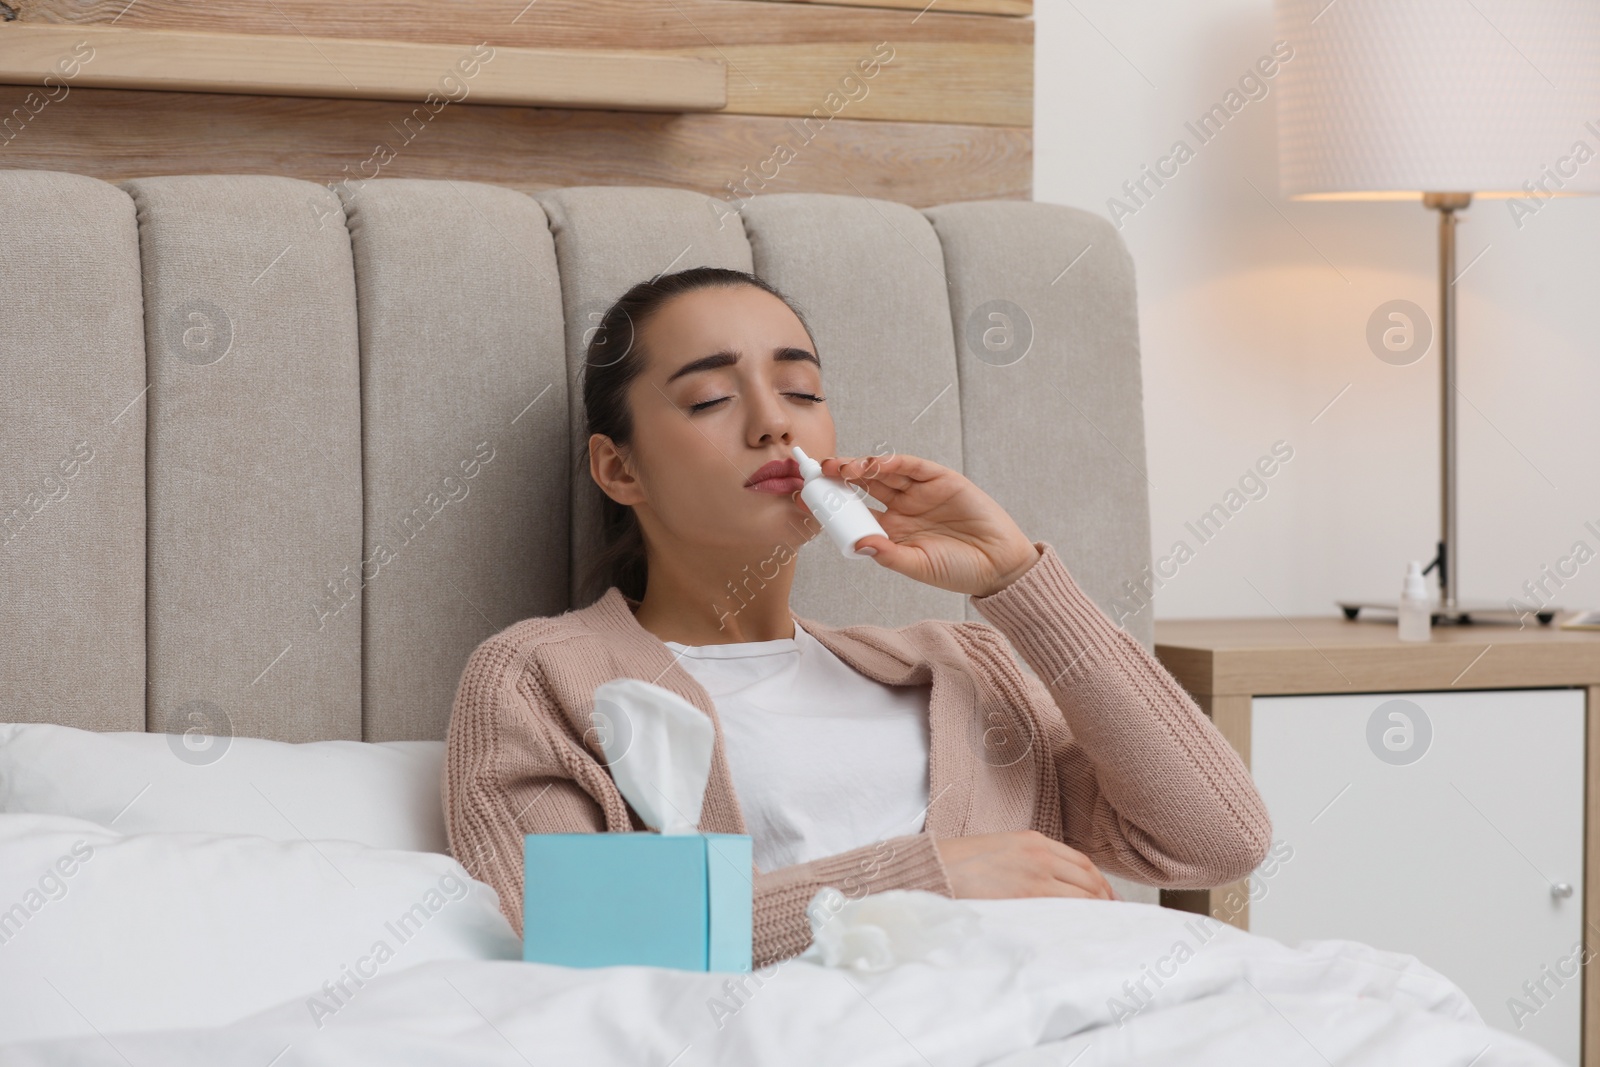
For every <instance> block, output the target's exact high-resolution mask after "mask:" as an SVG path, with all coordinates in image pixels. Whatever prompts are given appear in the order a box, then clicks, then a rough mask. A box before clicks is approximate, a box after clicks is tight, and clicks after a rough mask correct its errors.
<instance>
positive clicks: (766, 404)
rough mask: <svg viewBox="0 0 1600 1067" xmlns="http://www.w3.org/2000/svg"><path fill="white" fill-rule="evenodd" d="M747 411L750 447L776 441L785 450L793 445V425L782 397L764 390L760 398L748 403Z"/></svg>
mask: <svg viewBox="0 0 1600 1067" xmlns="http://www.w3.org/2000/svg"><path fill="white" fill-rule="evenodd" d="M749 411H750V428H749V438H750V446H751V447H752V448H761V447H762V446H766V445H772V444H774V443H776V444H780V445H783V446H784V449H785V450H787V449H789V448H790V447H792V446H793V445H794V426H793V424H792V422H791V420H790V417H789V411H788V409H787V408H785V407H784V404H783V398H782V397H779V396H777V395H775V394H773V393H770V392H765V391H764V395H762V398H761V399H760V400H759V401H758V402H757V403H754V404H752V405H750V408H749Z"/></svg>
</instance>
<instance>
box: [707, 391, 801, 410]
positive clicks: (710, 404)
mask: <svg viewBox="0 0 1600 1067" xmlns="http://www.w3.org/2000/svg"><path fill="white" fill-rule="evenodd" d="M783 395H784V396H797V397H799V398H800V399H802V400H807V401H810V402H811V403H813V404H821V403H824V402H826V401H827V399H828V398H827V397H825V396H817V395H815V394H813V393H784V394H783ZM732 399H733V398H732V397H731V396H719V397H717V398H716V399H715V400H702V401H700V403H698V404H691V405H689V410H690V411H691V412H695V411H704V410H705V409H706V408H709V407H712V406H713V405H715V404H720V403H722V402H723V401H724V400H732Z"/></svg>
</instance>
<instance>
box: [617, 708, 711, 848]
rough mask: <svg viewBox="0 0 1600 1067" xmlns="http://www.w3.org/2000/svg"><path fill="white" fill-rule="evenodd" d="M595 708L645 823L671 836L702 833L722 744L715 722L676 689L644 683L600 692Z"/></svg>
mask: <svg viewBox="0 0 1600 1067" xmlns="http://www.w3.org/2000/svg"><path fill="white" fill-rule="evenodd" d="M594 704H595V711H594V716H595V719H596V726H597V727H600V730H599V733H600V747H601V749H602V750H603V751H604V752H605V756H606V766H608V767H609V768H611V777H612V778H613V779H614V780H615V781H616V783H617V789H619V790H620V791H621V792H622V795H623V796H624V797H626V798H627V800H628V803H629V804H632V805H633V810H634V811H637V812H638V813H639V818H641V819H643V820H644V823H645V825H646V826H648V827H650V829H652V830H656V831H659V832H660V833H663V834H695V833H699V832H700V830H699V827H700V806H701V804H702V802H703V801H704V800H705V792H706V780H707V779H708V778H710V777H711V749H712V746H713V744H715V742H716V728H715V727H713V726H712V725H711V719H710V718H708V717H707V716H706V714H705V712H703V711H701V710H700V709H699V708H697V707H695V706H694V705H693V704H691V703H689V702H688V701H687V700H685V699H683V698H682V697H681V696H679V695H678V694H676V693H674V692H672V691H671V690H670V689H664V688H662V687H661V686H659V685H654V684H652V683H650V682H646V681H641V680H640V679H638V678H615V679H612V680H611V681H609V682H605V683H603V684H601V685H598V686H596V687H595V690H594ZM602 719H603V720H605V721H604V722H602V721H601V720H602Z"/></svg>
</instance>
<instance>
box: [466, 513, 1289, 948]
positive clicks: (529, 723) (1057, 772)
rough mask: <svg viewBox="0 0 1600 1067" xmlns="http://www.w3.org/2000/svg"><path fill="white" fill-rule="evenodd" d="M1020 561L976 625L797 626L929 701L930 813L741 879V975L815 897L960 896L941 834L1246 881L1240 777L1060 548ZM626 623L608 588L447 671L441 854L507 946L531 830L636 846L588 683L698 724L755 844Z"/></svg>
mask: <svg viewBox="0 0 1600 1067" xmlns="http://www.w3.org/2000/svg"><path fill="white" fill-rule="evenodd" d="M1034 545H1035V547H1036V548H1038V549H1039V553H1040V555H1039V559H1038V561H1037V562H1036V563H1034V564H1033V566H1032V567H1030V568H1029V569H1028V570H1027V571H1025V572H1024V573H1023V574H1022V575H1021V576H1020V577H1018V578H1017V579H1015V580H1014V581H1012V583H1011V584H1010V585H1008V586H1006V587H1005V588H1004V589H1001V590H1000V591H999V592H997V593H994V594H992V595H990V596H985V597H971V598H969V599H970V601H971V603H972V604H973V605H974V606H975V607H976V609H977V610H978V612H979V613H981V614H982V616H983V617H984V619H986V620H988V621H987V622H950V621H945V620H936V619H930V620H924V621H923V622H919V623H914V624H912V625H910V626H903V627H899V628H897V629H896V628H889V627H883V626H847V627H841V628H834V627H829V626H824V625H822V624H820V623H817V622H813V621H811V620H809V619H804V618H801V617H800V616H798V615H793V612H792V611H791V615H793V617H794V620H795V623H796V625H799V626H803V627H804V628H805V629H806V632H807V633H809V634H811V635H812V636H814V637H815V638H816V639H817V640H818V641H820V642H821V643H822V644H823V645H825V646H826V647H827V648H828V649H829V650H831V651H832V652H833V653H834V654H835V655H837V656H838V657H839V658H840V659H842V660H844V661H845V662H846V663H848V664H850V665H851V666H852V667H854V668H855V669H856V670H858V671H860V672H861V673H862V674H864V675H866V676H867V677H869V678H874V679H876V680H878V681H880V682H884V683H887V684H889V685H931V687H932V688H931V692H930V713H929V714H930V721H929V732H930V733H929V736H930V746H929V747H930V750H929V762H928V772H929V806H928V811H927V818H926V825H925V827H924V829H922V830H921V831H920V832H917V833H910V834H906V835H903V836H899V837H893V838H890V839H888V840H886V841H882V842H878V843H876V844H871V845H865V846H862V847H860V848H856V849H852V850H850V851H848V852H841V853H839V854H837V855H834V856H828V857H825V858H822V859H818V860H813V861H811V862H809V863H801V864H796V865H794V866H792V867H784V868H780V869H778V870H773V871H763V870H759V869H758V870H755V871H754V872H753V876H754V877H753V892H754V903H755V922H754V935H753V936H754V954H755V965H756V966H758V967H760V966H765V965H767V964H770V963H772V962H775V961H777V960H781V959H785V958H787V957H790V956H793V955H795V954H796V953H798V952H800V951H802V950H803V949H804V948H805V947H806V946H807V945H808V944H809V943H810V940H811V930H810V925H809V922H808V920H807V918H806V915H805V905H806V903H807V902H808V901H809V900H810V899H811V897H812V895H813V894H814V893H815V892H816V891H817V890H818V889H819V888H821V887H823V886H829V885H831V886H835V887H837V888H839V889H840V890H841V891H843V892H844V894H845V895H846V896H847V897H852V898H853V897H858V896H862V895H865V894H867V893H875V892H880V891H882V890H885V889H926V890H931V891H933V892H936V893H941V894H943V895H945V896H953V895H954V893H953V891H952V889H951V886H950V881H949V878H948V876H947V875H946V873H945V870H944V867H943V865H942V864H941V862H940V860H939V854H938V851H937V850H936V849H935V847H934V840H935V839H936V838H944V837H954V836H958V835H966V834H982V833H991V832H996V831H1003V830H1025V829H1033V830H1037V831H1039V832H1040V833H1043V834H1046V835H1048V836H1050V837H1052V838H1054V839H1056V840H1058V841H1064V842H1066V843H1067V844H1068V845H1071V846H1072V847H1073V848H1076V849H1078V850H1080V851H1082V852H1084V853H1085V854H1086V855H1088V857H1089V858H1090V859H1091V860H1092V861H1093V862H1094V863H1095V864H1096V865H1097V866H1098V867H1100V868H1101V869H1102V870H1104V871H1108V872H1111V873H1114V874H1119V875H1122V876H1124V877H1127V878H1130V879H1133V880H1134V881H1137V882H1142V883H1144V884H1147V885H1157V886H1163V887H1167V888H1201V887H1210V886H1216V885H1221V884H1224V883H1227V882H1231V881H1235V880H1237V879H1240V878H1243V877H1244V876H1245V875H1246V874H1248V873H1249V872H1250V871H1252V870H1254V869H1255V868H1256V866H1257V865H1258V864H1260V863H1261V861H1262V858H1263V857H1264V855H1265V853H1266V851H1267V848H1268V847H1269V845H1270V840H1271V833H1272V827H1271V823H1270V821H1269V819H1268V816H1267V811H1266V808H1265V806H1264V805H1263V804H1262V801H1261V797H1260V795H1259V794H1258V793H1257V792H1256V789H1255V785H1254V783H1253V782H1252V781H1251V778H1250V772H1249V771H1248V770H1247V769H1246V768H1245V766H1244V764H1243V762H1242V761H1241V760H1240V759H1239V757H1238V755H1237V754H1236V753H1235V752H1234V751H1233V749H1232V748H1231V747H1230V746H1229V745H1228V743H1227V741H1226V740H1224V739H1223V737H1222V735H1221V734H1220V733H1219V732H1218V731H1217V729H1216V728H1215V727H1214V726H1212V724H1211V722H1210V720H1209V719H1207V718H1206V716H1205V714H1204V713H1203V712H1201V710H1200V709H1199V707H1197V706H1196V704H1195V703H1194V701H1193V700H1192V699H1191V698H1190V697H1189V695H1188V694H1187V693H1185V692H1184V691H1183V689H1182V688H1180V687H1179V685H1178V683H1177V682H1176V681H1175V680H1174V679H1173V678H1172V676H1171V675H1170V674H1169V673H1168V672H1167V670H1166V669H1165V668H1164V667H1162V666H1161V664H1160V663H1159V662H1158V661H1157V660H1156V659H1155V658H1154V657H1153V656H1151V655H1150V654H1149V653H1148V652H1147V651H1145V649H1144V646H1142V645H1141V644H1139V642H1138V641H1136V640H1135V639H1134V638H1132V637H1131V636H1129V635H1128V634H1127V633H1126V632H1125V631H1123V630H1121V629H1119V628H1118V627H1117V626H1116V625H1115V624H1114V623H1112V622H1111V620H1110V619H1108V618H1107V617H1106V616H1105V614H1104V613H1103V612H1101V610H1100V609H1099V608H1098V607H1097V606H1096V605H1095V604H1094V602H1093V601H1092V600H1090V599H1089V597H1088V596H1087V595H1086V594H1085V593H1084V592H1083V591H1082V590H1081V589H1079V588H1078V585H1077V583H1076V582H1074V581H1073V579H1072V577H1071V576H1070V575H1069V574H1068V573H1067V569H1066V566H1065V564H1063V563H1062V562H1061V559H1060V558H1059V557H1058V556H1057V555H1056V552H1055V549H1054V548H1053V547H1051V545H1050V544H1049V543H1047V542H1044V541H1035V542H1034ZM637 606H638V602H637V601H635V600H633V599H632V598H630V597H627V596H625V595H624V594H623V593H622V592H621V590H619V589H617V588H616V587H615V586H612V587H611V588H610V589H608V590H607V591H606V592H605V594H603V595H602V596H601V597H600V598H599V599H598V600H596V601H595V602H594V603H593V604H590V605H589V606H588V607H585V608H581V609H577V610H573V611H567V612H565V613H563V614H561V615H556V616H549V617H540V618H531V619H524V620H523V621H521V622H518V623H515V624H513V625H511V626H508V627H507V628H505V629H504V630H501V631H500V632H499V633H497V634H495V635H494V636H492V637H490V638H488V639H487V640H485V641H484V642H483V643H482V644H481V645H479V646H478V647H477V649H475V650H474V651H473V653H472V656H471V657H470V658H469V659H468V661H467V665H466V668H465V669H464V670H463V672H462V675H461V683H460V688H459V689H458V691H457V694H456V699H455V705H454V708H453V710H452V714H451V718H450V729H449V737H448V741H447V745H446V759H445V768H444V781H443V800H444V810H445V821H446V827H447V830H448V833H449V841H450V849H451V852H452V853H453V854H454V855H455V856H456V858H457V859H458V860H460V862H461V863H462V865H463V866H465V867H466V869H467V870H468V872H469V873H471V874H472V875H473V877H475V878H477V879H479V880H481V881H484V882H487V883H488V884H489V885H491V886H493V887H494V888H495V890H496V891H497V892H498V893H499V895H500V908H501V910H502V911H503V912H504V913H505V915H506V918H507V919H509V920H510V921H511V924H512V926H513V928H515V929H516V930H517V932H518V934H519V935H520V934H521V932H522V838H523V835H524V834H537V833H579V832H598V831H619V832H626V831H634V830H642V829H645V826H644V824H643V823H642V822H641V821H640V820H639V818H638V816H637V814H636V813H635V812H634V811H633V810H632V808H631V807H630V806H629V805H628V804H627V802H626V801H624V800H623V798H622V794H621V793H620V792H618V790H617V788H616V785H615V783H614V782H613V781H612V779H611V775H610V772H609V771H608V770H607V769H606V766H605V758H604V754H603V751H602V749H601V748H600V744H599V738H598V735H597V733H596V731H595V729H594V726H593V722H592V719H591V711H592V709H593V706H594V701H593V694H594V689H595V687H596V686H598V685H599V684H601V683H602V682H605V681H609V680H610V679H613V678H619V677H631V678H642V679H644V680H646V681H651V682H654V683H656V684H658V685H661V686H664V687H666V688H667V689H670V690H672V691H673V692H675V693H677V694H679V695H680V696H682V697H684V699H686V700H688V701H689V702H690V703H692V704H694V705H695V706H697V707H699V708H700V709H701V710H702V711H704V712H705V713H706V715H707V716H709V717H710V719H711V722H712V724H713V726H714V727H715V731H716V744H715V748H714V749H713V752H712V763H711V776H710V780H709V781H708V782H707V784H706V792H705V802H704V806H703V807H702V809H701V817H700V830H701V831H702V832H704V833H738V834H742V833H747V832H748V831H747V829H746V828H745V823H744V818H743V816H742V815H741V813H740V810H739V802H738V798H737V797H735V795H734V791H733V782H732V778H731V776H730V774H729V771H728V763H727V758H726V748H725V746H724V743H723V735H722V725H721V723H720V722H719V721H718V719H717V711H716V708H715V706H714V705H713V704H712V702H711V700H710V698H709V697H708V696H707V695H706V692H705V689H704V688H703V687H702V686H701V685H700V684H699V683H698V682H697V681H695V679H694V678H693V677H692V676H691V675H690V674H689V673H688V672H687V671H685V670H684V669H683V668H681V667H680V666H679V665H678V662H677V659H676V657H675V656H674V654H673V652H672V650H671V649H669V648H668V647H667V646H666V645H665V644H663V643H662V642H661V641H660V640H659V639H658V638H657V637H656V636H655V635H654V634H652V633H650V632H649V631H648V630H646V629H644V628H643V627H642V626H640V625H639V622H638V620H637V619H635V618H634V615H633V611H634V609H635V608H636V607H637ZM991 624H992V625H991ZM1008 641H1009V642H1010V646H1014V648H1015V650H1016V651H1015V654H1014V653H1013V651H1012V647H1008V644H1007V642H1008ZM1019 654H1020V656H1021V657H1022V659H1023V660H1024V661H1025V662H1026V664H1027V666H1028V667H1029V668H1031V670H1032V672H1033V673H1029V672H1028V671H1026V670H1024V669H1023V667H1022V666H1021V665H1020V664H1019V663H1018V662H1017V655H1019Z"/></svg>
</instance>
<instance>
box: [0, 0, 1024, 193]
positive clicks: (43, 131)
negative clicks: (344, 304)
mask: <svg viewBox="0 0 1600 1067" xmlns="http://www.w3.org/2000/svg"><path fill="white" fill-rule="evenodd" d="M141 2H142V0H141ZM28 92H29V90H28V89H26V88H24V87H22V86H12V85H4V86H0V114H5V113H7V112H10V111H11V110H12V109H13V108H15V107H17V106H19V105H20V104H21V101H22V98H23V97H24V95H25V94H26V93H28ZM416 111H417V109H415V108H412V107H409V106H408V105H406V104H404V103H399V102H390V101H378V100H315V99H305V98H299V97H253V96H231V95H212V94H205V93H168V92H136V91H128V90H117V89H72V90H71V91H70V93H69V94H68V95H67V96H66V97H64V98H63V99H61V100H60V101H59V102H55V103H50V104H48V105H46V106H45V107H44V108H43V109H42V110H41V111H40V112H39V113H38V114H37V115H34V116H33V117H32V118H31V120H30V121H29V122H28V123H27V125H25V126H23V127H21V128H20V129H15V130H14V131H13V136H12V139H11V140H10V141H9V142H7V141H4V137H3V135H0V168H10V167H25V168H40V169H49V170H66V171H72V172H75V173H79V174H89V175H93V176H95V177H99V178H103V179H106V180H108V181H118V180H121V179H123V178H131V177H140V176H148V175H158V174H283V175H287V176H290V177H295V178H303V179H306V180H308V181H315V182H322V183H327V184H331V183H334V182H339V181H347V180H348V181H351V182H355V183H359V181H360V180H361V179H362V178H372V177H378V176H382V177H391V178H393V177H399V178H453V179H457V180H461V181H484V182H493V183H495V184H498V185H506V186H510V187H512V188H516V189H522V190H525V191H530V192H531V191H533V190H536V189H545V188H550V187H555V186H565V185H668V186H677V187H681V188H688V189H697V190H699V191H701V192H704V193H706V194H708V195H711V196H718V197H722V198H723V199H725V200H728V201H729V203H730V209H736V208H737V206H738V200H739V199H740V198H741V197H746V196H749V195H751V194H752V193H753V194H754V195H760V192H761V191H762V188H761V184H760V182H761V177H762V175H763V174H765V175H772V176H773V178H772V180H771V181H768V182H767V184H766V188H765V191H767V192H794V191H802V190H803V191H808V192H829V193H842V194H846V195H848V194H851V193H857V194H861V195H865V196H873V197H882V198H884V199H888V200H897V201H900V202H902V203H907V204H912V205H916V206H930V205H933V204H942V203H950V202H953V201H959V200H987V199H1020V200H1026V199H1028V198H1029V196H1030V195H1031V189H1032V169H1033V158H1032V155H1033V153H1032V131H1031V129H1030V128H1028V127H1001V126H962V125H951V124H924V123H903V122H863V121H859V120H855V119H849V118H844V117H839V118H834V119H831V120H830V121H829V122H827V123H826V124H821V123H816V124H813V126H812V127H811V128H810V129H806V128H803V127H802V125H801V123H800V122H799V120H797V119H782V118H767V117H760V116H742V115H705V114H697V115H661V114H649V113H644V112H619V111H577V110H560V109H550V108H513V107H477V106H472V105H470V104H459V105H457V104H452V105H450V106H448V107H446V108H444V109H443V110H442V111H440V112H439V113H438V114H437V115H435V116H432V117H431V118H429V119H428V120H427V121H426V123H425V124H424V123H423V122H419V121H418V120H417V119H416V118H414V117H413V114H414V112H416ZM421 114H422V115H424V116H426V115H427V114H428V113H427V111H426V109H423V110H422V111H421ZM408 120H409V121H408ZM408 135H409V138H408ZM808 135H809V139H808ZM780 143H781V144H783V145H787V146H789V147H790V148H791V149H793V152H794V158H793V159H792V160H790V161H789V162H786V163H779V162H777V161H775V160H774V146H775V145H778V144H780ZM380 144H382V145H385V146H387V147H388V148H389V149H390V150H391V151H392V154H393V158H392V159H390V160H389V162H387V163H386V164H382V163H380V161H381V160H382V159H383V157H384V155H385V154H387V153H384V154H378V155H375V149H376V147H377V146H378V145H380ZM730 185H732V188H730Z"/></svg>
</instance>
